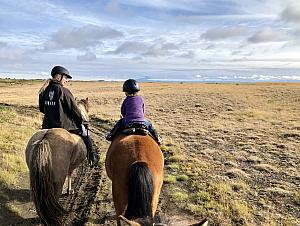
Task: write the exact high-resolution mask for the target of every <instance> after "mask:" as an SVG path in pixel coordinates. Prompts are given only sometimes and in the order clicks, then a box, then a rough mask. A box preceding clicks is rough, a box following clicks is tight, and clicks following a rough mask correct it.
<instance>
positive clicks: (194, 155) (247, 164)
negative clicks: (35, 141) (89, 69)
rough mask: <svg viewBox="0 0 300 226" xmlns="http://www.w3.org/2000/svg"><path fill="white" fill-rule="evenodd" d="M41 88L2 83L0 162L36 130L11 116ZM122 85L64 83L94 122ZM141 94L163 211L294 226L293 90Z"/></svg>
mask: <svg viewBox="0 0 300 226" xmlns="http://www.w3.org/2000/svg"><path fill="white" fill-rule="evenodd" d="M40 86H41V82H32V83H30V84H29V83H27V84H24V83H17V84H12V85H11V84H10V83H8V84H2V85H1V91H0V103H5V104H9V106H4V105H3V104H2V105H1V112H3V111H9V114H6V113H5V114H1V117H0V122H1V138H0V139H1V141H0V147H1V152H0V156H1V154H2V155H3V153H8V152H11V150H13V152H15V153H22V152H23V151H24V145H25V143H26V142H25V141H26V140H27V138H28V137H29V136H30V134H32V133H33V131H34V130H35V129H36V128H37V127H38V126H37V125H38V124H40V120H41V118H40V114H39V113H37V111H35V115H34V117H35V116H37V117H38V118H37V119H34V120H33V118H34V117H33V116H32V115H30V114H27V113H26V111H20V110H17V109H18V107H17V106H24V109H26V107H31V106H37V92H38V89H39V88H40ZM121 86H122V84H121V83H118V82H116V83H105V82H73V83H71V84H70V86H69V88H70V89H71V91H72V92H73V93H74V94H75V95H76V96H77V97H79V98H83V97H89V99H90V102H91V104H92V108H91V111H92V112H91V113H92V115H94V117H97V118H100V119H102V120H105V121H106V122H108V123H113V122H114V121H116V120H117V119H118V118H119V114H120V105H121V103H122V100H123V93H122V92H121ZM25 87H26V88H25ZM141 88H142V92H141V94H142V95H143V96H144V99H145V102H146V117H147V118H148V119H150V120H151V121H152V122H153V124H154V125H155V127H156V128H157V130H158V132H159V133H160V134H161V135H162V137H163V139H164V145H163V146H162V151H163V153H164V156H165V160H166V162H165V163H166V166H165V180H164V181H165V184H164V187H163V191H162V194H161V198H162V199H164V202H163V203H164V206H163V210H164V211H165V212H166V213H167V214H169V215H170V216H172V215H174V216H175V215H176V216H178V215H181V216H184V215H185V216H194V217H198V218H199V219H200V218H202V217H208V218H209V219H210V221H211V225H300V220H299V219H300V211H299V205H300V204H299V203H300V198H299V197H300V191H299V185H300V176H299V175H300V171H299V169H300V163H299V158H300V143H299V138H300V124H299V122H300V114H299V112H300V105H299V101H300V84H296V83H294V84H280V83H277V84H271V83H259V84H185V83H183V84H176V83H172V84H168V83H143V84H141ZM20 96H22V98H20ZM3 109H4V110H3ZM2 125H3V126H4V128H5V129H2ZM8 133H9V134H13V138H11V137H10V136H8ZM5 158H10V157H7V156H6V157H5ZM2 159H4V158H2ZM6 162H8V161H6ZM9 162H14V161H9ZM15 167H16V168H17V166H16V164H15V163H14V164H13V166H12V167H11V168H9V167H6V168H7V169H9V170H8V171H13V169H12V168H15ZM17 169H18V168H17ZM17 171H19V169H18V170H17ZM21 171H22V170H21ZM3 178H5V177H4V176H3ZM2 180H4V181H6V180H8V179H2ZM8 184H9V183H8Z"/></svg>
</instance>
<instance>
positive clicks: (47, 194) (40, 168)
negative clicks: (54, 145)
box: [30, 139, 65, 225]
mask: <svg viewBox="0 0 300 226" xmlns="http://www.w3.org/2000/svg"><path fill="white" fill-rule="evenodd" d="M30 187H31V195H32V199H33V202H34V204H35V207H36V210H37V213H38V215H39V217H40V218H41V220H42V223H43V224H45V225H62V217H63V214H64V213H65V210H64V209H63V208H62V206H61V205H60V204H59V202H58V199H57V197H56V196H55V191H54V181H53V173H52V158H51V148H50V145H49V142H48V141H47V140H45V139H43V140H41V141H39V142H38V143H37V144H36V145H35V147H34V149H33V150H32V152H31V159H30Z"/></svg>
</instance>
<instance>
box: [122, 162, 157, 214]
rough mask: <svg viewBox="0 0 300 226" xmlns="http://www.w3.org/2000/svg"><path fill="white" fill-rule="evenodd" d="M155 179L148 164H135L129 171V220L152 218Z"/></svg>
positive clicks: (127, 212)
mask: <svg viewBox="0 0 300 226" xmlns="http://www.w3.org/2000/svg"><path fill="white" fill-rule="evenodd" d="M152 197H153V179H152V173H151V171H150V170H149V167H148V165H147V163H145V162H135V163H133V164H132V165H131V167H130V170H129V186H128V205H127V209H126V212H125V217H126V218H127V219H136V218H146V217H152V216H153V215H152Z"/></svg>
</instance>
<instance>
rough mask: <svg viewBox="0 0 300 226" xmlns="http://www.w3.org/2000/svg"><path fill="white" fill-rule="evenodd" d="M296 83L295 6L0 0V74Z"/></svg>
mask: <svg viewBox="0 0 300 226" xmlns="http://www.w3.org/2000/svg"><path fill="white" fill-rule="evenodd" d="M54 65H63V66H65V67H67V68H68V69H69V70H70V72H71V73H72V74H73V76H74V77H75V78H78V79H87V80H91V79H107V80H110V79H126V78H129V77H134V78H140V77H147V78H150V79H156V80H157V79H162V80H164V79H174V80H178V79H179V80H182V79H187V80H203V81H205V80H207V81H208V80H210V79H212V80H218V79H220V80H227V79H230V78H241V79H253V80H268V79H272V80H276V79H279V80H280V79H281V80H300V1H298V0H206V1H204V0H178V1H172V0H143V1H138V0H122V1H121V0H112V1H109V0H103V1H100V0H98V1H96V0H91V1H86V0H85V1H84V0H80V1H70V0H68V1H59V0H55V1H45V0H27V1H21V0H15V1H11V0H0V76H1V77H8V75H11V76H13V75H15V76H20V77H22V76H23V77H32V78H37V77H41V78H48V77H49V73H50V70H51V68H52V67H53V66H54Z"/></svg>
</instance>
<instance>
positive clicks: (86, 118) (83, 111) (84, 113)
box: [78, 103, 89, 122]
mask: <svg viewBox="0 0 300 226" xmlns="http://www.w3.org/2000/svg"><path fill="white" fill-rule="evenodd" d="M78 108H79V110H80V113H81V116H82V118H83V120H84V121H86V122H88V121H89V116H88V113H87V110H86V108H85V106H84V104H82V103H78Z"/></svg>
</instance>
